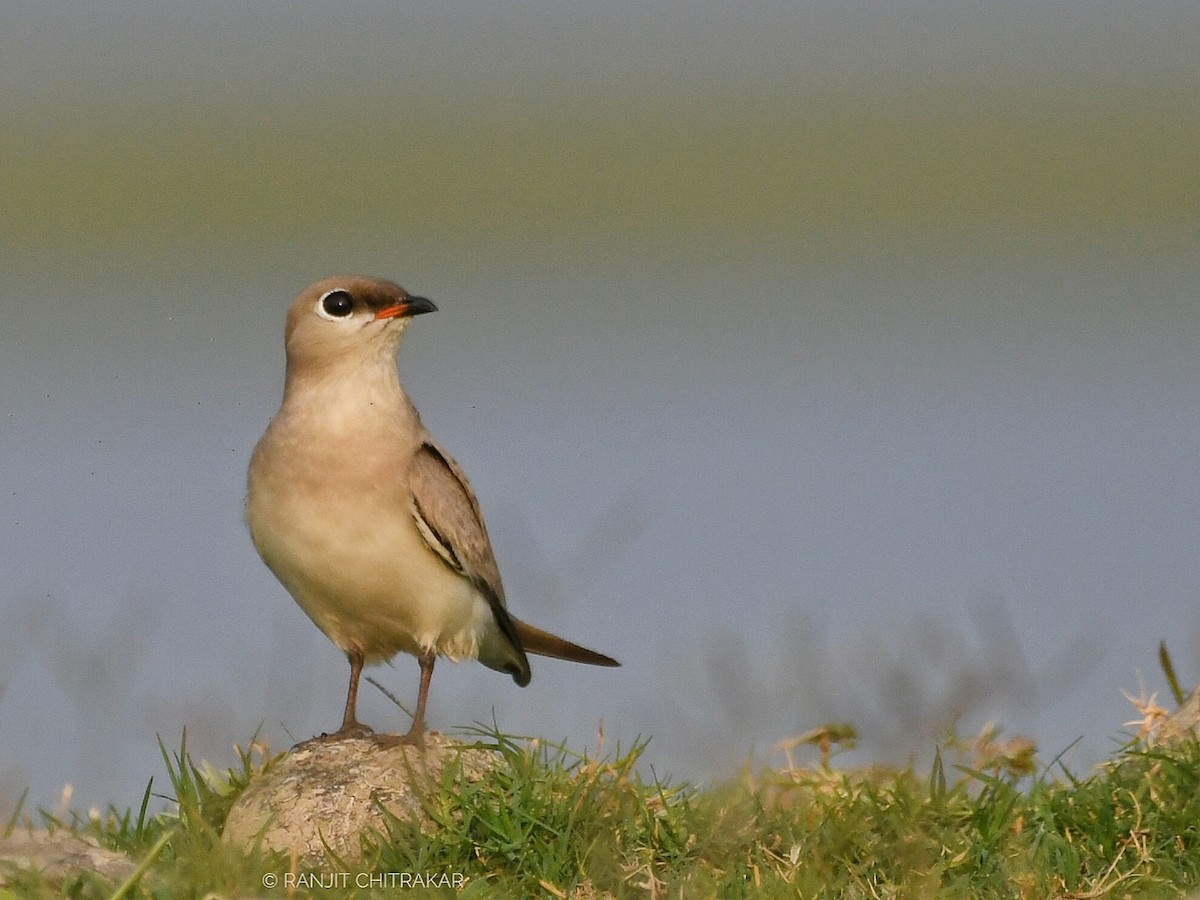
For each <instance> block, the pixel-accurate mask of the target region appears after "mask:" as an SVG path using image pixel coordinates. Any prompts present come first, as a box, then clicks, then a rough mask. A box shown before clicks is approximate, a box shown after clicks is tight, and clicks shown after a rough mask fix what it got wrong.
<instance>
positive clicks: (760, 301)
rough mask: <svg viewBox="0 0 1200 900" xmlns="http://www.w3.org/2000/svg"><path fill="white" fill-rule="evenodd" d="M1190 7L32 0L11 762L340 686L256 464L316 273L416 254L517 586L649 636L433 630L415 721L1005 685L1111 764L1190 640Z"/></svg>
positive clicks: (6, 58)
mask: <svg viewBox="0 0 1200 900" xmlns="http://www.w3.org/2000/svg"><path fill="white" fill-rule="evenodd" d="M1197 46H1200V7H1198V6H1197V5H1196V4H1194V3H1191V2H1162V3H1156V4H1153V5H1145V4H1126V3H1119V2H1115V0H1099V2H1082V0H1080V2H1067V3H1062V4H1054V5H1046V4H1041V3H1033V2H1015V3H1006V4H976V3H968V4H932V3H920V2H916V0H894V2H887V3H863V2H851V3H837V4H804V5H800V4H790V3H771V2H751V3H744V4H724V3H716V2H689V3H683V2H664V3H652V4H637V3H631V2H626V0H601V2H591V3H586V4H585V3H560V4H548V3H532V2H523V3H510V2H499V3H494V2H493V3H485V2H481V0H473V2H469V0H459V2H447V3H440V4H437V5H433V4H429V5H417V4H398V3H361V4H346V5H343V4H337V5H334V4H324V3H316V2H309V0H299V2H297V0H289V2H286V3H285V2H263V3H256V4H240V3H233V2H228V0H226V2H211V3H190V4H184V3H178V4H163V3H148V2H103V3H102V2H82V3H65V2H46V3H38V4H8V5H6V6H5V7H4V9H3V11H0V116H2V121H3V126H2V128H0V427H2V429H3V430H2V431H0V809H3V808H6V807H10V806H11V804H12V803H14V802H15V801H16V798H17V797H18V796H19V795H20V793H21V791H22V790H23V789H24V788H25V787H27V786H28V787H29V788H30V795H29V799H28V803H29V804H30V805H31V806H32V805H36V804H45V805H51V804H53V803H54V802H55V800H56V798H57V797H58V796H59V793H60V791H61V790H62V787H63V785H64V784H67V783H69V784H71V785H72V786H73V788H74V800H73V803H74V804H75V805H76V806H87V805H92V804H94V805H100V806H103V805H104V804H106V803H108V802H114V803H116V804H118V805H119V806H122V807H123V806H127V805H132V804H136V803H137V802H138V801H139V799H140V797H141V791H142V790H143V788H144V787H145V783H146V780H147V778H149V777H150V775H152V774H156V773H158V774H159V775H160V776H161V762H160V760H159V757H158V747H157V744H156V740H155V736H156V735H161V736H162V738H163V740H164V741H165V742H166V743H167V745H168V746H177V743H178V738H179V734H180V731H181V730H182V729H183V728H184V727H185V726H186V727H187V729H188V738H189V744H190V746H191V747H192V749H193V750H194V751H195V753H196V754H197V756H204V757H207V758H209V759H211V760H213V761H215V762H218V763H222V764H229V763H230V762H231V761H232V759H233V755H232V752H231V750H230V747H231V745H232V744H234V743H235V742H242V743H244V742H246V741H247V740H248V739H249V738H250V736H251V735H253V734H254V733H255V731H256V729H261V731H260V736H261V737H264V738H266V739H268V740H269V741H270V742H271V744H272V746H275V747H283V746H287V745H288V744H290V743H292V742H294V741H296V740H300V739H303V738H306V737H308V736H310V735H312V734H313V733H316V732H320V731H322V730H328V729H331V728H333V727H335V726H336V725H337V723H338V721H339V717H340V712H341V703H342V700H343V692H344V689H345V679H346V674H347V667H346V663H345V661H344V659H343V658H342V657H341V656H340V655H339V654H338V653H337V651H336V650H335V649H334V648H333V646H332V645H331V644H330V643H329V642H328V641H327V640H326V639H325V638H324V637H323V636H322V635H321V634H319V633H318V632H317V631H316V629H315V628H313V626H312V625H311V624H310V623H309V622H308V620H307V619H306V618H305V617H304V616H303V614H302V613H301V612H300V611H299V609H298V608H296V607H295V605H294V604H293V603H292V601H291V600H290V599H289V598H288V597H287V595H286V594H285V593H284V591H283V589H282V588H281V587H280V586H279V585H278V584H277V583H276V582H275V581H274V579H273V578H272V576H271V575H270V573H269V572H267V570H266V569H265V567H263V566H262V564H261V563H260V562H259V560H258V559H257V557H256V556H255V554H254V551H253V548H252V547H251V545H250V542H249V539H248V537H247V534H246V532H245V528H244V526H243V524H242V521H241V503H242V498H243V494H244V473H245V466H246V464H247V461H248V458H249V453H250V450H251V448H252V447H253V445H254V442H255V441H256V440H257V438H258V436H259V435H260V434H261V432H262V429H263V428H264V426H265V425H266V422H267V421H268V419H269V418H270V416H271V415H272V413H273V412H274V410H275V408H276V406H277V404H278V401H279V395H280V390H281V387H282V377H283V355H282V325H283V315H284V312H285V310H286V308H287V305H288V303H289V302H290V300H291V298H292V297H293V296H294V294H295V293H296V292H298V291H299V290H300V288H302V287H303V286H304V285H306V284H307V283H308V282H310V281H312V280H314V279H316V278H318V277H321V276H324V275H327V274H332V273H335V272H343V271H354V272H365V273H369V274H376V275H381V276H385V277H390V278H394V279H396V280H398V281H400V282H401V283H402V284H404V285H405V286H407V287H409V288H410V289H411V290H414V291H416V292H419V293H422V294H426V295H428V296H430V297H432V298H434V299H435V300H436V301H437V303H438V305H439V308H440V311H439V312H438V313H437V314H436V315H434V316H429V317H424V318H422V319H420V320H419V321H418V322H417V323H416V324H415V325H414V327H413V328H412V330H411V331H410V333H409V336H408V340H407V342H406V346H405V350H404V354H403V360H402V370H403V373H404V377H405V380H406V383H407V385H408V386H409V388H410V390H411V393H412V394H413V396H414V397H415V399H416V401H417V403H418V405H419V406H420V408H421V409H422V411H423V413H424V416H425V419H426V422H427V423H428V424H429V425H430V427H431V428H432V430H433V431H434V433H435V434H437V435H438V436H439V438H440V439H441V440H442V441H443V442H444V443H445V445H446V446H447V447H448V448H449V449H450V450H451V452H453V453H454V454H455V455H456V456H457V457H458V459H459V460H460V462H461V463H462V464H463V465H464V467H465V468H466V469H467V471H468V473H469V474H470V476H471V478H472V481H473V482H474V485H475V488H476V490H477V492H478V493H479V495H480V498H481V501H482V504H483V507H484V511H485V514H486V515H487V518H488V522H489V526H490V529H491V532H492V535H493V539H494V541H495V543H496V547H497V553H498V556H499V560H500V563H501V568H502V570H503V571H504V574H505V579H506V584H507V587H508V593H509V597H510V605H511V607H512V608H513V610H514V611H515V612H516V613H517V614H518V615H520V616H521V617H523V618H526V619H528V620H530V621H532V622H535V623H537V624H539V625H541V626H543V627H546V628H550V629H552V630H555V631H558V632H560V633H563V634H565V635H567V636H570V637H572V638H575V639H577V640H579V641H581V642H582V643H586V644H588V645H590V646H594V647H596V648H597V649H600V650H603V651H605V652H608V653H611V654H613V655H615V656H617V657H618V658H620V659H621V660H622V662H623V663H624V667H623V668H622V669H620V670H616V671H604V670H595V669H589V668H583V667H572V666H569V665H567V664H562V663H557V662H554V661H535V669H534V680H533V684H532V685H531V686H530V687H529V688H528V689H526V690H524V691H522V690H518V689H517V688H515V686H513V685H512V683H511V682H510V681H509V680H508V679H506V678H503V677H500V676H497V675H496V674H495V673H492V672H490V671H487V670H485V669H483V668H482V667H479V666H458V667H454V666H450V665H444V666H442V667H440V668H439V669H438V675H437V678H435V680H434V684H433V691H432V695H431V708H430V714H431V720H432V725H433V726H434V727H435V728H441V729H443V730H445V729H451V728H453V727H455V726H462V725H469V724H471V723H472V722H477V721H484V722H489V723H490V722H491V721H492V720H493V716H494V717H495V720H496V721H497V722H498V723H499V725H500V726H501V727H502V728H503V729H504V730H506V731H509V732H513V733H524V734H537V735H542V736H545V737H550V738H556V739H557V738H566V739H568V741H570V742H571V743H572V744H574V745H575V746H578V747H582V746H589V747H593V748H594V747H595V746H596V743H597V728H598V726H599V723H600V722H601V721H602V722H603V727H604V731H605V735H606V740H607V741H608V743H609V745H610V746H611V745H612V743H613V742H615V741H618V740H619V741H621V742H622V743H624V744H627V743H628V742H630V741H632V740H633V739H635V738H636V737H637V736H639V735H640V736H650V737H652V742H651V745H650V748H649V750H648V751H647V757H646V758H647V760H648V762H649V763H651V764H653V766H654V768H655V770H656V771H657V772H658V773H659V774H661V775H670V776H672V777H675V778H690V779H696V778H700V779H703V778H713V777H722V776H726V775H729V774H731V773H733V772H734V771H736V770H737V769H738V768H739V767H740V766H741V765H743V764H744V763H745V762H746V761H747V760H748V759H750V758H751V757H752V756H753V758H754V759H755V760H756V761H758V762H765V761H769V759H770V758H771V757H770V747H771V745H772V744H774V743H775V742H777V741H779V740H781V739H783V738H786V737H789V736H791V735H793V734H796V733H797V732H800V731H803V730H806V729H808V728H811V727H813V726H815V725H819V724H821V723H823V722H826V721H831V720H832V721H842V720H849V721H852V722H854V723H855V724H856V725H857V726H858V728H859V730H860V732H861V733H862V738H863V740H862V744H861V746H860V748H859V749H858V750H857V751H855V752H854V753H853V754H851V755H849V756H847V757H846V759H847V760H848V761H857V762H863V761H879V762H899V763H903V762H906V761H907V760H909V759H910V758H914V757H915V758H920V757H921V754H926V753H928V752H929V751H930V749H931V748H932V747H933V746H934V742H935V741H936V740H937V738H938V736H939V735H940V734H943V733H944V732H945V730H946V729H948V728H957V729H958V730H959V731H960V732H962V733H964V734H969V733H973V732H974V731H975V730H977V729H978V728H980V727H981V726H982V725H983V724H984V723H985V722H987V721H990V720H995V721H998V722H1000V723H1001V724H1002V725H1003V726H1004V728H1005V729H1006V731H1007V733H1010V734H1012V733H1021V734H1025V735H1029V736H1031V737H1033V738H1035V739H1036V740H1037V741H1038V744H1039V747H1040V750H1041V757H1042V759H1043V761H1049V759H1051V758H1053V757H1054V756H1055V755H1057V754H1059V753H1060V752H1062V751H1067V755H1066V756H1065V759H1067V760H1068V761H1069V762H1070V764H1071V765H1073V766H1076V767H1078V768H1080V769H1081V770H1083V771H1086V767H1087V766H1088V765H1090V764H1092V763H1094V762H1096V761H1097V760H1099V759H1101V758H1103V756H1104V755H1105V754H1106V753H1108V752H1109V751H1110V750H1111V749H1112V748H1113V747H1114V746H1115V744H1116V742H1117V741H1119V740H1121V739H1122V729H1123V727H1124V726H1123V723H1124V722H1126V721H1127V720H1129V719H1132V718H1134V715H1133V710H1132V708H1131V707H1130V706H1129V704H1128V702H1127V701H1126V700H1125V698H1124V697H1123V696H1122V694H1121V691H1122V689H1124V690H1128V691H1131V692H1133V693H1135V694H1136V693H1137V692H1138V690H1139V689H1140V687H1139V673H1140V674H1141V677H1142V679H1143V681H1144V684H1145V687H1146V689H1147V690H1148V691H1154V690H1162V689H1163V688H1162V679H1161V676H1160V674H1159V673H1158V670H1157V666H1156V663H1155V651H1156V648H1157V645H1158V642H1159V641H1160V640H1161V639H1164V638H1165V639H1167V640H1168V645H1169V646H1170V648H1171V649H1172V651H1173V653H1174V656H1175V659H1176V662H1177V663H1178V665H1179V667H1180V669H1181V675H1182V676H1183V678H1184V680H1185V681H1191V682H1195V681H1197V680H1200V607H1198V604H1197V599H1198V593H1200V553H1198V552H1197V551H1198V549H1200V425H1198V421H1197V411H1196V398H1197V397H1198V396H1200V253H1198V252H1197V251H1198V250H1200V239H1198V235H1200V54H1197V53H1196V52H1195V48H1196V47H1197ZM374 675H375V677H377V678H379V679H380V680H381V682H383V683H384V684H385V685H386V686H387V687H388V688H389V689H390V690H392V691H394V692H395V693H396V694H397V695H398V696H399V697H400V698H401V699H402V700H403V701H405V702H409V703H411V702H412V700H413V698H414V697H415V689H416V681H417V678H416V676H417V669H416V665H415V663H414V662H413V661H412V660H410V659H408V658H407V657H401V658H399V659H398V660H397V661H396V663H395V665H394V667H393V668H382V669H377V670H375V672H374ZM362 714H363V718H364V720H365V721H368V722H370V723H372V724H374V725H375V726H376V727H379V728H388V727H390V728H392V729H399V728H405V727H407V719H406V718H405V717H404V716H403V714H401V713H400V711H399V710H396V709H395V708H394V707H392V706H391V705H390V704H389V703H388V702H387V701H386V700H385V699H384V698H383V697H382V695H381V694H379V693H378V692H377V691H375V690H374V689H373V688H369V687H368V688H367V689H366V697H365V700H364V705H363V708H362ZM1077 739H1078V740H1077ZM159 781H160V782H161V778H160V779H159Z"/></svg>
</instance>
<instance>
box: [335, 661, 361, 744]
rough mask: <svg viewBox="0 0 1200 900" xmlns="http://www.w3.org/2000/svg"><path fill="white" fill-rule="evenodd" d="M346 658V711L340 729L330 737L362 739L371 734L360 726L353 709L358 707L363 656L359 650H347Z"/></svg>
mask: <svg viewBox="0 0 1200 900" xmlns="http://www.w3.org/2000/svg"><path fill="white" fill-rule="evenodd" d="M346 657H347V659H349V660H350V688H349V690H347V691H346V711H345V713H343V714H342V727H341V728H339V729H338V730H337V731H335V732H334V733H333V734H331V735H330V737H364V736H366V735H368V734H370V733H371V729H370V728H368V727H367V726H366V725H362V724H360V723H359V721H358V719H357V718H356V717H355V709H356V707H357V706H358V678H359V676H360V675H362V670H363V655H362V652H361V651H359V650H348V651H347V652H346Z"/></svg>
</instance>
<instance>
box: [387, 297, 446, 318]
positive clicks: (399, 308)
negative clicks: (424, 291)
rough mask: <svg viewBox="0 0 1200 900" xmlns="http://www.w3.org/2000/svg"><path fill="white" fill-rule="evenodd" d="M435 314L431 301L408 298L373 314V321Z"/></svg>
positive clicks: (421, 298) (434, 307) (435, 310)
mask: <svg viewBox="0 0 1200 900" xmlns="http://www.w3.org/2000/svg"><path fill="white" fill-rule="evenodd" d="M431 312H437V307H436V306H434V304H433V301H432V300H427V299H425V298H424V297H408V298H407V299H405V300H403V301H402V302H400V303H397V304H396V305H395V306H388V307H385V308H383V309H381V310H380V311H379V312H377V313H375V321H376V322H378V321H379V320H380V319H394V318H396V317H397V316H419V315H421V313H431Z"/></svg>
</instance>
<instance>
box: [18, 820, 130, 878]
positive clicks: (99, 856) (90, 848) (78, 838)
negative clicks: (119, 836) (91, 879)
mask: <svg viewBox="0 0 1200 900" xmlns="http://www.w3.org/2000/svg"><path fill="white" fill-rule="evenodd" d="M134 868H136V866H135V864H134V862H133V860H131V859H130V858H129V857H128V856H126V855H125V854H123V853H117V852H116V851H113V850H106V849H105V848H103V847H101V846H100V845H99V844H97V843H96V842H95V841H93V840H92V839H91V838H88V837H84V836H83V835H80V834H75V833H74V832H71V831H68V830H66V829H63V830H59V831H13V832H12V833H11V834H8V835H0V887H4V886H5V885H7V884H9V880H10V878H11V876H12V875H13V874H15V873H16V872H17V871H19V870H21V869H32V870H34V871H37V872H40V873H42V875H44V876H45V877H46V878H48V879H50V880H51V881H62V880H63V879H65V878H67V877H69V876H71V875H75V874H78V873H80V872H91V873H92V874H94V875H99V876H100V877H101V878H103V879H105V880H106V881H112V882H118V881H124V880H125V879H126V878H128V877H129V875H130V874H131V873H132V872H133V870H134Z"/></svg>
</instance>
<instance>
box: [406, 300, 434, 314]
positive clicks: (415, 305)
mask: <svg viewBox="0 0 1200 900" xmlns="http://www.w3.org/2000/svg"><path fill="white" fill-rule="evenodd" d="M406 305H407V307H408V309H407V310H406V312H407V314H408V315H410V316H419V315H421V314H422V313H431V312H437V304H435V303H434V302H433V301H432V300H430V299H429V298H427V297H409V298H408V302H407V304H406Z"/></svg>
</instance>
